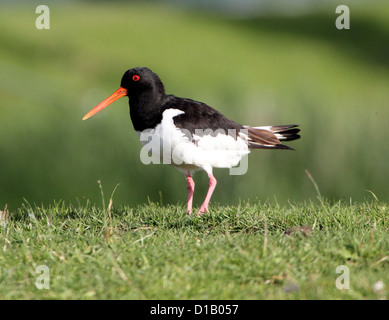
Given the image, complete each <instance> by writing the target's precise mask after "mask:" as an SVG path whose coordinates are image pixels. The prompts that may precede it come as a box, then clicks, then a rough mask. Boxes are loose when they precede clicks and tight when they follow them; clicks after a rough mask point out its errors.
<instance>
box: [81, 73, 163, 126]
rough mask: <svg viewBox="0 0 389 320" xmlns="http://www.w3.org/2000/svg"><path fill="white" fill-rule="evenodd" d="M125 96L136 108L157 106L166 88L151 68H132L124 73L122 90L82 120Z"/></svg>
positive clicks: (117, 91)
mask: <svg viewBox="0 0 389 320" xmlns="http://www.w3.org/2000/svg"><path fill="white" fill-rule="evenodd" d="M124 96H128V98H129V99H130V104H131V105H132V104H134V107H136V106H137V105H143V106H144V105H152V106H157V105H158V104H160V103H161V101H163V98H164V97H165V88H164V86H163V83H162V81H161V79H159V77H158V76H157V75H156V74H155V73H154V72H152V71H151V70H150V69H149V68H145V67H139V68H132V69H130V70H127V71H126V72H125V73H124V75H123V77H122V82H121V85H120V88H119V89H118V90H116V91H115V92H114V93H112V94H111V95H110V96H109V97H108V98H107V99H105V100H103V101H102V102H100V103H99V104H98V105H97V106H96V107H94V108H93V109H92V110H91V111H89V112H88V113H87V114H86V115H85V116H84V118H82V119H83V120H86V119H88V118H90V117H91V116H93V115H94V114H96V113H97V112H99V111H101V110H103V109H104V108H105V107H107V106H108V105H110V104H111V103H112V102H114V101H116V100H117V99H119V98H121V97H124Z"/></svg>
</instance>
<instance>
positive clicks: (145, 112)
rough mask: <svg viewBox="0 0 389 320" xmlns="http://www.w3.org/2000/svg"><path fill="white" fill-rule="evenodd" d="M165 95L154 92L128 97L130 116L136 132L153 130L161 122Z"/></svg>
mask: <svg viewBox="0 0 389 320" xmlns="http://www.w3.org/2000/svg"><path fill="white" fill-rule="evenodd" d="M165 98H166V94H165V93H164V92H163V93H162V92H158V91H156V90H153V91H147V92H143V93H141V94H138V95H137V96H134V97H131V96H129V104H130V116H131V120H132V124H133V126H134V129H135V130H136V131H143V130H145V129H151V128H154V127H155V126H156V125H157V124H158V123H160V122H161V120H162V105H163V103H164V101H165Z"/></svg>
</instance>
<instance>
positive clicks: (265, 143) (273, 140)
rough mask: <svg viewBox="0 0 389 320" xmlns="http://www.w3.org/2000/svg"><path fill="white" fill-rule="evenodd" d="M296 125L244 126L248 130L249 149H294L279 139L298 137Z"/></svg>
mask: <svg viewBox="0 0 389 320" xmlns="http://www.w3.org/2000/svg"><path fill="white" fill-rule="evenodd" d="M297 127H298V125H296V124H292V125H285V126H265V127H249V126H244V129H246V130H248V145H249V148H251V149H289V150H294V149H293V148H291V147H288V146H287V145H284V144H282V143H281V141H292V140H296V139H299V138H300V135H299V134H298V133H299V132H300V129H299V128H297Z"/></svg>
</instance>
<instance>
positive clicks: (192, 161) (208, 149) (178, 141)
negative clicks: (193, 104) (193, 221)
mask: <svg viewBox="0 0 389 320" xmlns="http://www.w3.org/2000/svg"><path fill="white" fill-rule="evenodd" d="M183 113H184V111H181V110H178V109H167V110H165V111H164V113H163V114H162V121H161V123H160V124H158V125H157V126H156V127H155V129H147V130H144V131H143V132H137V133H138V136H139V138H140V140H141V142H142V144H143V149H142V151H143V152H142V151H141V160H142V162H143V163H146V164H148V163H150V161H149V160H150V159H152V161H151V162H152V163H164V164H171V165H173V166H176V167H178V168H181V169H183V170H193V169H196V168H202V169H204V170H205V171H207V172H209V171H212V167H215V168H230V167H233V166H236V165H238V163H239V161H240V160H241V158H242V157H243V156H244V155H246V154H248V153H249V152H250V151H249V150H248V145H247V136H245V135H241V134H239V133H238V137H237V138H235V137H234V136H231V135H227V134H224V133H218V134H217V135H216V136H211V135H202V134H201V131H200V130H196V132H195V134H194V135H193V137H192V135H191V133H190V132H189V130H185V129H178V128H177V127H176V126H175V125H174V121H173V118H174V117H175V116H177V115H180V114H183ZM208 131H209V130H208ZM196 133H197V134H196ZM150 153H151V157H150ZM142 154H143V159H142ZM147 154H148V155H149V158H148V159H149V160H147V159H146V161H144V160H145V159H144V158H145V155H147Z"/></svg>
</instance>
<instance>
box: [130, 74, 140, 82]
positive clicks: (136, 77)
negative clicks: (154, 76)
mask: <svg viewBox="0 0 389 320" xmlns="http://www.w3.org/2000/svg"><path fill="white" fill-rule="evenodd" d="M139 79H140V77H139V76H138V75H137V74H135V75H133V76H132V80H134V81H139Z"/></svg>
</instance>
